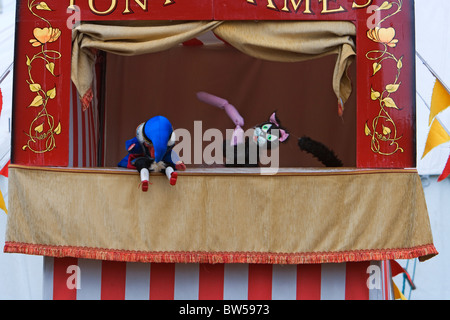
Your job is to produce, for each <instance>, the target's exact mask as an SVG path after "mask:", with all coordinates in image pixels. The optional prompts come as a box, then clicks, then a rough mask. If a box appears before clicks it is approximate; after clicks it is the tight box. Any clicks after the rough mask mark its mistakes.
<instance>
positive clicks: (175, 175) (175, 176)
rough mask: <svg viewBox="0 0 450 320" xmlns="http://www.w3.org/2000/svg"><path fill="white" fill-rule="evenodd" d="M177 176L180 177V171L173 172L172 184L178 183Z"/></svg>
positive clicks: (171, 176)
mask: <svg viewBox="0 0 450 320" xmlns="http://www.w3.org/2000/svg"><path fill="white" fill-rule="evenodd" d="M177 178H178V173H177V172H172V174H171V175H170V184H171V185H172V186H174V185H175V184H176V183H177Z"/></svg>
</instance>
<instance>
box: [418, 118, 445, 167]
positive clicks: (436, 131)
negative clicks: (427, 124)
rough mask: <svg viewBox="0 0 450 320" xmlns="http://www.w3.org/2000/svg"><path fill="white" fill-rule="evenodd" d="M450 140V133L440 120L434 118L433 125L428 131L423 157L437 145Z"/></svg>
mask: <svg viewBox="0 0 450 320" xmlns="http://www.w3.org/2000/svg"><path fill="white" fill-rule="evenodd" d="M448 141H450V135H449V134H448V133H447V131H446V130H445V129H444V127H442V125H441V123H440V122H439V120H437V119H434V121H433V124H432V125H431V128H430V132H429V133H428V138H427V142H426V143H425V150H424V151H423V156H422V159H423V158H424V157H425V156H426V155H427V154H428V152H430V151H431V150H432V149H434V148H435V147H437V146H439V145H441V144H443V143H445V142H448Z"/></svg>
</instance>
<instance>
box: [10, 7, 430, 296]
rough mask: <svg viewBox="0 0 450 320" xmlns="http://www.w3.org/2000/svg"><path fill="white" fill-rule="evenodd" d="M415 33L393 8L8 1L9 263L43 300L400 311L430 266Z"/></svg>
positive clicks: (410, 13) (406, 10)
mask: <svg viewBox="0 0 450 320" xmlns="http://www.w3.org/2000/svg"><path fill="white" fill-rule="evenodd" d="M413 30H414V8H413V2H412V1H403V0H388V1H384V0H337V1H332V0H324V1H317V0H303V1H295V0H290V1H289V0H197V1H181V0H180V1H173V0H148V1H147V0H108V1H94V0H89V1H87V0H65V1H59V0H58V1H56V0H46V1H45V2H43V1H38V0H24V1H19V2H18V8H17V32H16V34H17V35H16V41H17V44H16V60H15V61H16V63H15V70H14V79H15V80H14V104H13V124H12V136H13V138H12V158H11V164H10V166H9V210H8V225H7V231H6V243H5V248H4V251H5V252H7V253H23V254H29V255H42V256H44V257H45V261H44V264H45V268H44V269H45V270H44V293H45V298H47V299H262V300H265V299H396V298H399V297H400V296H399V295H398V290H397V289H396V288H395V285H393V282H392V277H393V276H395V275H396V274H398V273H400V272H403V271H404V270H402V269H401V267H400V268H399V266H398V264H397V263H396V260H398V259H412V258H419V260H420V261H425V260H427V259H430V258H432V257H433V256H434V255H436V254H437V250H436V248H435V247H434V245H433V238H432V234H431V229H430V223H429V218H428V212H427V207H426V204H425V198H424V193H423V190H422V185H421V181H420V177H419V175H418V173H417V170H416V145H415V134H416V119H415V90H414V88H415V81H414V76H415V57H414V32H413ZM241 146H242V148H241V149H240V147H241ZM255 146H256V147H255ZM255 150H256V151H255ZM255 152H256V153H255ZM254 154H256V155H257V156H256V157H255V158H252V155H254ZM242 155H244V157H241V156H242ZM142 159H144V160H146V161H147V162H148V163H146V162H145V161H144V162H140V160H142ZM149 159H150V160H149ZM330 159H331V160H330ZM236 160H237V161H236ZM241 160H242V161H241ZM252 160H254V161H252ZM141 163H144V164H141Z"/></svg>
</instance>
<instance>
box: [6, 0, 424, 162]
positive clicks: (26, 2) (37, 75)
mask: <svg viewBox="0 0 450 320" xmlns="http://www.w3.org/2000/svg"><path fill="white" fill-rule="evenodd" d="M75 6H76V7H75ZM413 6H414V5H413V1H405V0H323V1H322V0H321V1H319V0H102V1H100V0H97V1H95V0H46V1H45V2H43V1H40V0H19V1H18V7H17V29H16V37H17V41H16V53H15V55H16V56H15V78H14V79H15V80H14V81H15V83H14V106H13V134H12V136H13V138H12V139H13V140H12V162H13V163H15V164H24V165H36V166H67V165H68V148H69V147H68V145H69V143H68V141H69V136H68V132H69V130H68V128H69V125H70V124H69V110H70V81H71V80H70V73H71V67H70V66H71V29H70V26H71V24H72V22H73V20H74V19H76V18H79V19H81V20H83V21H88V20H91V21H93V20H168V19H170V20H244V19H245V20H346V21H352V22H353V23H355V25H356V27H357V41H356V42H357V79H353V81H354V82H356V87H357V132H356V136H357V167H358V168H410V167H415V166H416V147H415V132H416V131H415V126H416V120H415V77H414V76H415V58H414V57H415V54H414V53H415V47H414V7H413ZM74 9H76V11H74Z"/></svg>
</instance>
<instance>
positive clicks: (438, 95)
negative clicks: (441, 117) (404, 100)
mask: <svg viewBox="0 0 450 320" xmlns="http://www.w3.org/2000/svg"><path fill="white" fill-rule="evenodd" d="M448 107H450V93H449V92H448V91H447V90H446V89H445V87H444V86H443V85H442V83H441V82H440V81H439V80H437V79H436V83H435V84H434V89H433V95H432V96H431V106H430V119H429V120H428V125H430V124H431V122H432V121H433V119H434V118H435V117H436V116H437V115H438V114H439V113H440V112H442V111H444V110H445V109H447V108H448Z"/></svg>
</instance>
